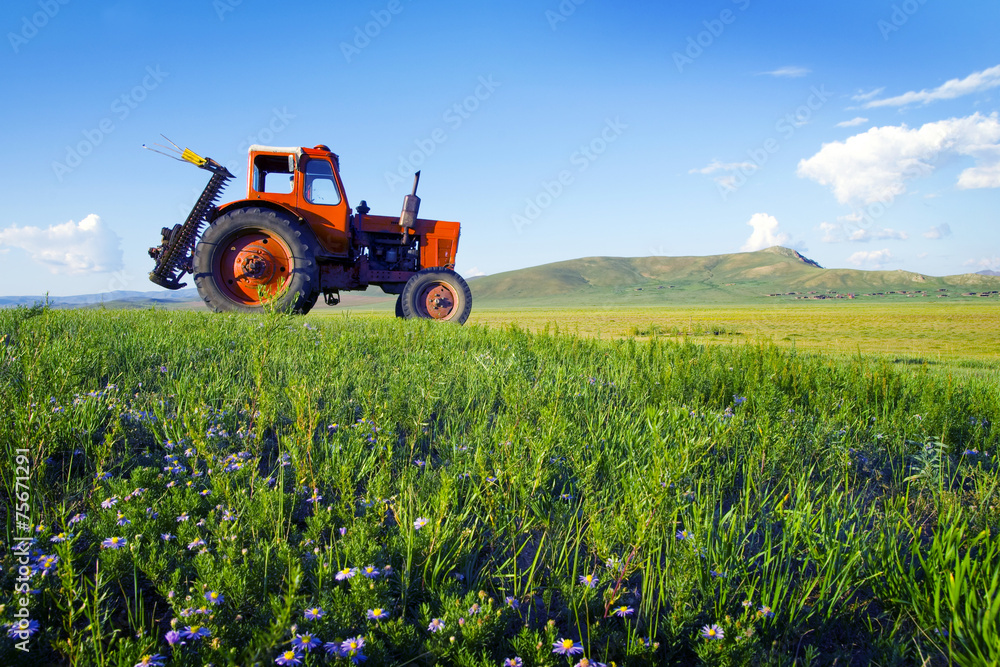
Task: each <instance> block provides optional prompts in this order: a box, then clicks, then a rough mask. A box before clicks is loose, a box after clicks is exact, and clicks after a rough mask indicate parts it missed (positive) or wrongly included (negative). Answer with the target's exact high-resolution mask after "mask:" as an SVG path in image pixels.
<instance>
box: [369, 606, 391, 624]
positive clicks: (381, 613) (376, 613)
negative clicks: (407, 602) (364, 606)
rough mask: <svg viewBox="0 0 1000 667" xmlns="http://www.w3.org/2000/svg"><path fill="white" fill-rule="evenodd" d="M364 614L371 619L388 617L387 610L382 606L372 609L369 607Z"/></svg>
mask: <svg viewBox="0 0 1000 667" xmlns="http://www.w3.org/2000/svg"><path fill="white" fill-rule="evenodd" d="M366 616H367V617H368V618H369V619H371V620H373V621H381V620H382V619H383V618H388V617H389V612H387V611H386V610H385V609H382V607H375V608H374V609H369V610H368V613H367V614H366Z"/></svg>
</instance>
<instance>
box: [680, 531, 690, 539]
mask: <svg viewBox="0 0 1000 667" xmlns="http://www.w3.org/2000/svg"><path fill="white" fill-rule="evenodd" d="M691 537H692V536H691V533H689V532H687V531H686V530H678V531H677V539H678V540H690V539H691Z"/></svg>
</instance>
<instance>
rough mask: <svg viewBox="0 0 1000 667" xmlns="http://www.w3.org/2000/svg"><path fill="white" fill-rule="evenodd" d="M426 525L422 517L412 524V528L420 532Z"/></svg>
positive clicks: (425, 520)
mask: <svg viewBox="0 0 1000 667" xmlns="http://www.w3.org/2000/svg"><path fill="white" fill-rule="evenodd" d="M426 525H427V519H425V518H424V517H420V518H418V519H417V520H416V521H414V522H413V527H414V528H416V529H417V530H420V529H421V528H423V527H424V526H426Z"/></svg>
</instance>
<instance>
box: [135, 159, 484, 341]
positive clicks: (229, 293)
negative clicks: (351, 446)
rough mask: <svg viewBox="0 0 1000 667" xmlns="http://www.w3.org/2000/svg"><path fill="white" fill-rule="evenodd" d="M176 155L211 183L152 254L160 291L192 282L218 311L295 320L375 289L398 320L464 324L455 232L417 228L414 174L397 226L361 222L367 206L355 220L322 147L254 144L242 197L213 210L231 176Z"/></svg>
mask: <svg viewBox="0 0 1000 667" xmlns="http://www.w3.org/2000/svg"><path fill="white" fill-rule="evenodd" d="M174 148H176V149H177V151H178V152H179V153H180V159H183V160H186V161H188V162H191V163H192V164H195V165H197V166H199V167H201V168H202V169H206V170H208V171H210V172H212V177H211V179H210V180H209V182H208V185H207V186H206V187H205V190H204V192H202V194H201V197H199V199H198V201H197V202H196V203H195V205H194V208H193V209H192V210H191V213H190V215H189V216H188V218H187V220H186V221H185V222H184V223H183V224H179V225H175V226H174V227H173V229H169V228H166V227H165V228H164V229H163V239H162V241H161V243H160V245H159V246H156V247H154V248H150V250H149V254H150V256H151V257H152V258H153V259H154V260H156V267H155V268H154V269H153V271H152V272H151V273H150V274H149V279H150V280H151V281H153V282H154V283H156V284H157V285H160V286H162V287H166V288H167V289H179V288H181V287H183V286H184V285H185V284H186V283H182V282H180V280H181V278H182V277H183V276H184V274H186V273H190V274H191V275H192V276H193V277H194V282H195V284H196V285H197V286H198V294H199V295H200V296H201V297H202V298H203V299H204V300H205V303H207V304H208V306H209V307H210V308H212V309H214V310H216V311H218V312H221V311H244V312H254V311H259V310H261V308H262V307H263V306H264V305H265V304H268V303H269V304H273V306H274V307H276V308H278V309H280V310H286V311H292V312H296V313H307V312H308V311H309V309H310V308H312V307H313V305H314V304H315V303H316V300H317V299H318V298H319V295H320V293H322V294H323V297H324V298H325V300H326V302H327V303H328V304H330V305H335V304H337V303H339V301H340V291H341V290H363V289H365V288H367V287H368V286H369V285H378V286H379V287H381V288H382V290H383V291H384V292H386V293H387V294H397V295H398V297H397V299H396V315H397V317H406V318H412V317H425V318H430V319H435V320H442V321H449V322H457V323H459V324H461V323H464V322H465V321H466V319H468V317H469V313H470V311H471V310H472V293H471V292H470V291H469V286H468V284H467V283H466V282H465V280H464V279H463V278H462V276H460V275H458V274H457V273H455V270H454V269H455V253H456V251H457V250H458V236H459V228H460V225H459V223H457V222H444V221H441V220H424V219H420V218H417V212H418V210H419V208H420V199H419V198H418V197H417V184H418V183H419V180H420V172H417V173H416V174H415V176H414V181H413V193H412V194H409V195H407V196H406V197H405V198H404V200H403V210H402V213H401V214H400V215H399V216H396V217H392V216H382V215H369V213H368V212H369V210H370V209H369V208H368V206H367V204H366V203H365V202H364V201H362V202H361V204H360V205H359V206H358V207H357V209H356V211H354V212H353V213H352V211H351V207H350V205H349V204H348V203H347V195H346V193H345V191H344V185H343V183H342V182H341V180H340V159H339V158H338V157H337V155H335V154H334V153H333V152H331V151H330V149H329V148H327V147H326V146H316V147H314V148H276V147H273V146H256V145H255V146H251V147H250V162H249V166H248V169H247V174H248V181H249V182H248V183H247V194H246V197H245V198H244V199H239V200H236V201H232V202H229V203H228V204H223V205H221V206H216V202H217V201H218V199H219V196H220V194H221V192H222V189H223V188H224V187H225V185H226V182H227V181H229V180H230V179H232V178H233V175H232V174H231V173H230V172H229V170H228V169H226V168H225V167H223V166H222V165H220V164H219V163H217V162H215V161H214V160H212V159H210V158H203V157H200V156H198V155H196V154H195V153H193V152H192V151H190V150H188V149H184V150H183V151H181V149H180V148H179V147H177V146H176V145H174ZM170 157H173V156H170ZM206 225H207V228H205V226H206ZM203 229H204V233H202V230H203Z"/></svg>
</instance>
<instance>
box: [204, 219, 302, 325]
mask: <svg viewBox="0 0 1000 667" xmlns="http://www.w3.org/2000/svg"><path fill="white" fill-rule="evenodd" d="M315 249H316V240H315V238H314V237H313V234H312V232H311V231H310V230H309V228H308V227H306V226H305V225H304V224H302V223H300V222H298V221H297V220H295V219H294V218H292V217H291V216H290V215H287V214H284V213H279V212H276V211H272V210H270V209H261V208H240V209H236V210H234V211H230V212H229V213H226V214H225V215H223V216H221V217H219V218H217V219H216V220H215V221H214V222H213V223H212V224H211V225H210V226H209V228H208V229H207V230H205V233H204V234H203V235H202V237H201V240H200V241H199V242H198V245H197V246H196V247H195V252H194V262H193V264H194V281H195V284H197V285H198V294H199V295H201V298H202V299H204V300H205V303H207V304H208V306H209V307H210V308H212V309H213V310H215V311H216V312H223V311H242V312H251V313H252V312H259V311H260V310H261V309H262V308H263V307H264V305H265V304H268V305H271V306H273V307H274V308H275V309H276V310H279V311H283V312H295V313H301V314H305V313H307V312H309V309H310V308H312V307H313V306H314V305H315V304H316V299H317V298H318V297H319V272H318V268H317V265H316V257H315Z"/></svg>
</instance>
